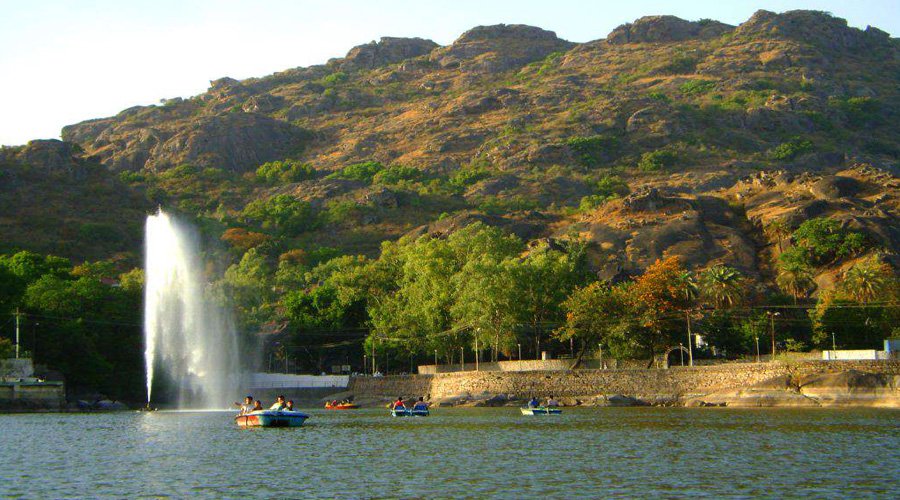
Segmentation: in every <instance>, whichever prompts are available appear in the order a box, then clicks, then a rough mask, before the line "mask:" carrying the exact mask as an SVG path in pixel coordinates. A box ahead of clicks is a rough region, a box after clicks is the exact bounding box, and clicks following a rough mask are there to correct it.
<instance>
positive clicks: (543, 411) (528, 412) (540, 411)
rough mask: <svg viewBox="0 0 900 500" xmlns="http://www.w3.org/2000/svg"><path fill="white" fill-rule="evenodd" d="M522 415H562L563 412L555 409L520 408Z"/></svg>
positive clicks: (542, 407) (540, 407)
mask: <svg viewBox="0 0 900 500" xmlns="http://www.w3.org/2000/svg"><path fill="white" fill-rule="evenodd" d="M520 409H521V410H522V415H560V414H562V410H561V409H559V408H554V407H547V406H535V407H534V408H520Z"/></svg>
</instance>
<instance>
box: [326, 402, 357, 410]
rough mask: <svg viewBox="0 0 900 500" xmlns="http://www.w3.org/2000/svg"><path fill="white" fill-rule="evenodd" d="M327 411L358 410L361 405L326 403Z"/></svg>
mask: <svg viewBox="0 0 900 500" xmlns="http://www.w3.org/2000/svg"><path fill="white" fill-rule="evenodd" d="M325 409H326V410H358V409H359V405H358V404H353V403H339V404H336V405H333V404H331V403H325Z"/></svg>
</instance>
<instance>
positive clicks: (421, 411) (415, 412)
mask: <svg viewBox="0 0 900 500" xmlns="http://www.w3.org/2000/svg"><path fill="white" fill-rule="evenodd" d="M428 415H429V411H428V408H394V409H392V410H391V416H392V417H427V416H428Z"/></svg>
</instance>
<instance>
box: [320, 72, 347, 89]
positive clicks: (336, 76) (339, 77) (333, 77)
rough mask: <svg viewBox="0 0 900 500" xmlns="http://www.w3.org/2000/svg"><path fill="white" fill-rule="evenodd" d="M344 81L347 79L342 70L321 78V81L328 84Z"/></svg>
mask: <svg viewBox="0 0 900 500" xmlns="http://www.w3.org/2000/svg"><path fill="white" fill-rule="evenodd" d="M345 81H347V73H344V72H343V71H336V72H334V73H332V74H330V75H328V76H326V77H325V78H322V83H324V84H325V85H328V86H333V85H337V84H339V83H342V82H345Z"/></svg>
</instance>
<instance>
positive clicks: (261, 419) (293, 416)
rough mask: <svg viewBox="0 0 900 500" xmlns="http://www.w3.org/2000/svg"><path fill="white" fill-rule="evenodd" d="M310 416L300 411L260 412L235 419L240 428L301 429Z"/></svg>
mask: <svg viewBox="0 0 900 500" xmlns="http://www.w3.org/2000/svg"><path fill="white" fill-rule="evenodd" d="M307 418H309V415H307V414H305V413H301V412H299V411H281V410H259V411H253V412H250V413H247V414H246V415H238V416H236V417H234V423H236V424H237V425H238V426H239V427H300V426H301V425H303V422H305V421H306V419H307Z"/></svg>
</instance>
